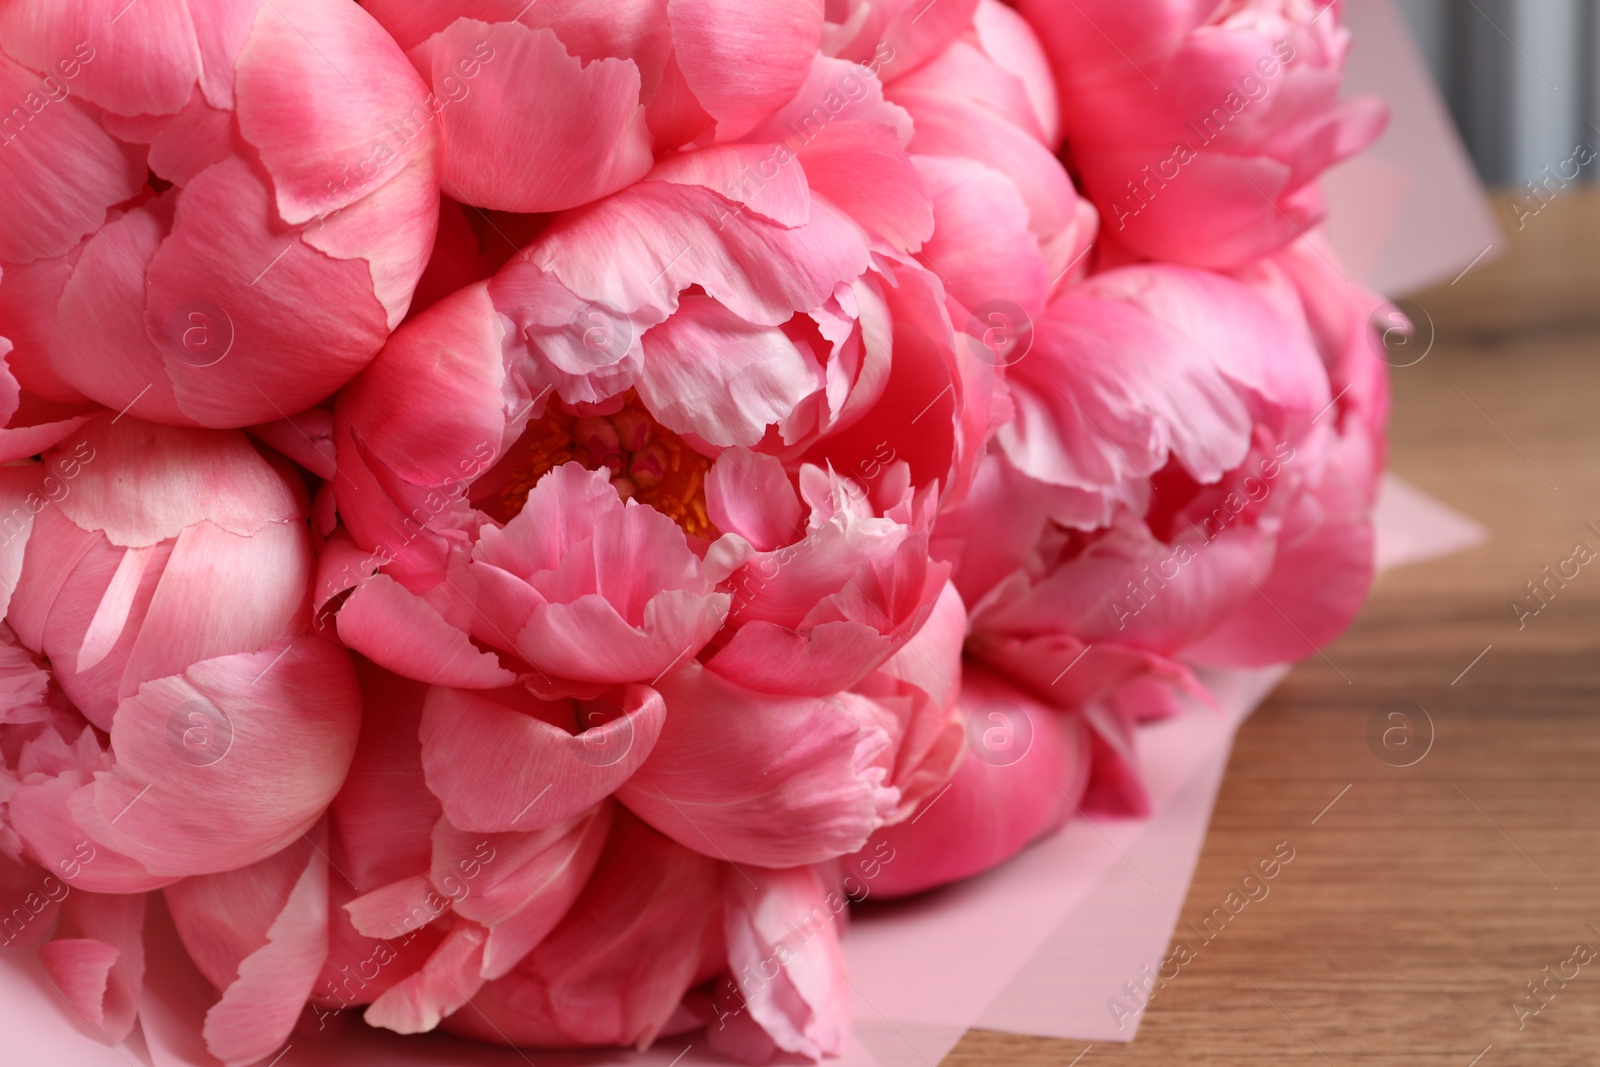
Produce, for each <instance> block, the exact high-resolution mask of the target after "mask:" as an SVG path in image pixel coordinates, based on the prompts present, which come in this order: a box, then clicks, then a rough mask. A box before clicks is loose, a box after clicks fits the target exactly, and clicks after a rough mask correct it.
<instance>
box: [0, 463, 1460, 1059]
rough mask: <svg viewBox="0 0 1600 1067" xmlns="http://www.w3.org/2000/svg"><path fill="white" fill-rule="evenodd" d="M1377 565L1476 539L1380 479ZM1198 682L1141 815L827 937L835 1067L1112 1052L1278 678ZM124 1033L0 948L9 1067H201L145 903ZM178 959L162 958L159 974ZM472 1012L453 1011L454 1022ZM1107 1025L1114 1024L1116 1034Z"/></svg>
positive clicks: (301, 1038) (615, 1054)
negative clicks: (1230, 766)
mask: <svg viewBox="0 0 1600 1067" xmlns="http://www.w3.org/2000/svg"><path fill="white" fill-rule="evenodd" d="M1377 525H1378V557H1379V565H1380V567H1394V566H1401V565H1404V564H1407V563H1414V562H1420V561H1422V560H1425V559H1431V558H1436V557H1439V556H1444V555H1448V554H1450V553H1453V552H1456V551H1460V550H1462V549H1464V548H1467V547H1470V546H1471V545H1474V544H1477V543H1479V542H1481V541H1482V540H1483V539H1484V537H1485V533H1484V530H1483V528H1482V527H1481V526H1479V525H1478V524H1477V523H1474V522H1472V521H1471V520H1469V519H1466V518H1463V517H1462V516H1460V515H1459V514H1457V513H1456V512H1454V511H1452V510H1450V509H1449V508H1447V507H1445V506H1444V505H1442V504H1440V503H1438V502H1437V501H1434V500H1433V499H1432V498H1430V497H1428V496H1427V495H1426V494H1423V493H1421V492H1419V491H1417V490H1416V489H1413V488H1412V487H1410V486H1408V485H1406V484H1405V483H1404V482H1401V481H1400V480H1399V479H1396V478H1394V477H1392V476H1389V477H1386V478H1385V480H1384V485H1383V490H1382V493H1381V495H1380V499H1379V504H1378V512H1377ZM1288 669H1289V668H1288V667H1286V666H1280V667H1269V668H1263V669H1260V670H1251V671H1244V670H1240V671H1218V672H1211V673H1209V674H1207V675H1206V676H1205V680H1206V682H1207V684H1208V685H1209V686H1210V687H1211V689H1212V691H1213V693H1214V694H1215V695H1216V697H1217V701H1218V704H1219V705H1220V708H1221V714H1217V713H1214V712H1211V711H1208V710H1205V709H1202V708H1198V707H1196V708H1194V709H1192V710H1191V711H1190V712H1189V713H1187V714H1184V715H1180V716H1178V717H1176V718H1174V719H1171V720H1168V721H1166V722H1163V723H1158V724H1154V725H1152V726H1149V727H1147V728H1145V729H1144V730H1143V731H1142V732H1141V733H1140V735H1139V758H1140V760H1141V762H1142V764H1143V766H1144V768H1145V772H1146V776H1147V780H1148V781H1149V782H1150V783H1151V801H1152V807H1153V813H1152V815H1151V817H1150V818H1148V819H1143V820H1140V819H1101V818H1096V819H1094V820H1093V821H1092V822H1091V821H1088V820H1084V819H1075V820H1073V821H1072V822H1071V823H1069V824H1068V825H1067V826H1066V827H1065V828H1064V829H1063V830H1062V831H1061V832H1060V833H1058V834H1056V835H1055V836H1054V837H1052V838H1049V839H1048V840H1045V841H1042V842H1040V843H1039V844H1037V845H1035V846H1034V847H1033V848H1030V849H1028V850H1027V851H1026V852H1024V853H1023V854H1022V855H1020V856H1018V857H1016V858H1015V859H1014V860H1012V861H1011V862H1009V863H1007V864H1004V865H1003V866H1001V867H1000V868H998V869H996V870H993V871H990V872H988V873H987V874H984V875H982V876H980V877H977V878H974V879H971V880H969V881H967V882H964V883H962V884H959V885H955V886H951V887H948V888H946V889H943V890H940V891H938V892H935V893H930V894H927V895H925V896H924V897H921V898H918V899H915V900H910V901H905V902H901V903H896V904H892V905H882V906H872V905H869V906H867V907H864V908H862V909H861V910H860V912H859V913H858V914H857V915H856V916H854V917H853V919H852V922H851V927H850V931H849V933H848V935H847V936H846V938H845V946H846V951H847V954H848V956H849V960H850V976H851V984H852V985H853V987H854V989H855V1004H854V1036H853V1038H852V1043H851V1047H850V1049H849V1050H848V1052H847V1054H846V1056H845V1057H844V1058H843V1059H842V1060H839V1061H835V1062H837V1063H839V1064H840V1065H841V1067H901V1065H908V1067H909V1065H920V1067H926V1065H927V1064H928V1063H937V1062H938V1061H939V1060H940V1059H941V1058H942V1057H943V1056H944V1055H945V1054H946V1053H948V1052H949V1051H950V1049H951V1048H952V1047H954V1045H955V1044H956V1042H957V1041H959V1040H960V1038H961V1035H962V1034H963V1033H965V1032H966V1030H967V1029H968V1028H970V1027H972V1026H983V1027H987V1028H990V1029H998V1030H1007V1031H1012V1032H1016V1033H1028V1034H1036V1035H1039V1036H1046V1037H1072V1038H1081V1039H1083V1040H1085V1041H1097V1042H1100V1041H1130V1040H1132V1039H1133V1036H1134V1034H1135V1033H1136V1032H1137V1030H1138V1022H1139V1017H1138V1013H1137V1012H1135V1013H1133V1014H1131V1015H1122V1016H1121V1017H1120V1018H1119V1017H1118V1016H1117V1015H1116V1014H1115V1013H1113V1012H1112V1011H1111V1010H1110V1009H1109V1008H1108V1005H1107V1001H1108V1000H1109V999H1111V998H1113V997H1117V998H1121V999H1122V1000H1123V1001H1124V1002H1126V1001H1127V997H1126V994H1125V992H1124V989H1123V983H1124V982H1127V981H1132V982H1135V984H1137V983H1138V981H1139V980H1140V977H1141V974H1142V969H1143V968H1145V967H1146V966H1150V967H1152V968H1153V967H1154V966H1155V965H1156V963H1157V962H1158V961H1159V960H1160V959H1161V957H1162V956H1163V955H1164V954H1165V953H1166V950H1167V945H1168V943H1169V941H1170V940H1171V937H1172V931H1173V926H1174V924H1175V923H1176V920H1177V915H1178V911H1179V909H1180V908H1181V907H1182V905H1183V900H1184V897H1185V896H1186V894H1187V892H1188V886H1189V879H1190V876H1191V875H1192V874H1193V871H1194V865H1195V862H1196V860H1197V859H1198V858H1199V855H1200V847H1201V845H1202V844H1203V842H1204V840H1205V831H1206V826H1207V824H1208V823H1209V821H1210V817H1211V807H1212V804H1213V802H1214V801H1215V799H1216V794H1217V789H1218V787H1219V785H1220V784H1221V781H1222V773H1223V770H1224V769H1225V768H1226V766H1227V761H1228V753H1229V750H1230V748H1231V745H1232V740H1233V733H1234V731H1235V729H1237V727H1238V725H1239V724H1240V723H1241V722H1243V721H1244V719H1245V718H1246V717H1247V716H1248V715H1249V714H1250V712H1251V711H1253V710H1254V709H1255V707H1256V706H1257V705H1258V704H1259V703H1260V702H1261V701H1262V700H1263V699H1264V698H1265V697H1266V695H1267V693H1268V692H1270V691H1271V689H1272V687H1273V686H1274V685H1276V684H1277V682H1278V680H1279V679H1280V678H1282V677H1283V675H1284V674H1285V673H1287V671H1288ZM148 937H149V955H150V958H151V959H152V960H160V961H162V965H161V966H160V967H156V968H153V970H152V973H151V975H150V977H149V978H148V980H147V988H146V991H145V999H144V1002H143V1004H142V1006H141V1023H140V1028H139V1029H136V1030H135V1032H134V1035H133V1037H132V1039H131V1040H130V1041H129V1042H127V1043H125V1044H124V1045H123V1046H121V1047H118V1048H115V1049H113V1048H110V1047H108V1046H106V1045H105V1044H104V1042H102V1041H100V1040H99V1039H98V1038H97V1037H96V1036H95V1035H94V1032H93V1030H92V1029H91V1028H90V1027H89V1026H88V1025H87V1024H86V1023H85V1022H84V1021H83V1020H82V1019H81V1017H77V1016H75V1014H74V1012H73V1009H72V1008H71V1007H69V1006H68V1005H67V1002H66V1001H65V999H63V998H62V997H60V996H59V995H58V994H57V993H55V992H54V991H53V990H52V989H51V988H50V987H49V984H48V980H47V979H46V978H45V977H44V972H43V970H42V968H40V966H39V964H38V962H37V960H36V958H35V957H34V956H33V954H32V953H23V952H15V951H13V952H6V953H0V1033H3V1034H5V1035H6V1058H7V1062H16V1063H21V1064H29V1065H32V1064H44V1063H49V1064H60V1065H61V1067H118V1065H122V1067H131V1065H140V1067H215V1062H216V1061H214V1060H212V1059H211V1058H210V1057H209V1056H208V1055H206V1054H205V1052H204V1049H203V1047H202V1045H201V1043H200V1040H199V1031H200V1023H201V1019H202V1018H203V1016H204V1014H205V1010H206V1008H207V1007H208V1006H209V1005H210V1003H211V1002H212V1001H213V1000H214V999H215V995H216V994H215V993H214V992H213V991H212V990H211V989H210V987H209V986H208V985H207V984H206V982H205V980H204V979H203V978H201V977H200V975H199V974H198V973H197V972H196V971H195V970H194V968H193V967H192V966H191V965H190V964H189V963H188V961H187V959H186V957H184V955H183V953H182V952H181V949H180V948H179V946H178V945H177V941H176V934H175V933H173V931H172V930H171V927H170V924H169V923H168V922H167V920H166V916H165V913H164V911H163V910H162V909H161V908H159V907H154V908H152V911H151V920H150V928H149V932H148ZM174 960H176V961H177V965H176V966H174V965H173V961H174ZM464 1010H467V1011H471V1010H472V1009H471V1008H467V1009H464ZM1119 1022H1120V1023H1121V1024H1122V1025H1121V1026H1120V1027H1119V1026H1118V1025H1117V1024H1118V1023H1119ZM303 1029H305V1030H306V1032H303V1033H297V1034H296V1035H295V1036H294V1037H293V1038H292V1039H291V1041H290V1043H289V1045H288V1046H287V1047H286V1048H285V1050H283V1052H282V1053H281V1054H280V1055H281V1058H280V1059H279V1060H278V1061H277V1062H276V1064H275V1065H274V1067H347V1065H348V1067H368V1065H370V1067H379V1065H382V1067H410V1065H415V1067H479V1065H482V1067H513V1065H517V1064H526V1063H529V1062H532V1061H533V1056H532V1055H531V1054H530V1055H529V1056H527V1057H525V1056H524V1055H523V1054H522V1053H521V1052H518V1051H517V1050H514V1049H504V1048H491V1047H487V1046H480V1045H474V1044H472V1043H469V1042H464V1041H457V1040H454V1039H452V1038H448V1037H425V1038H415V1037H405V1038H402V1037H398V1036H396V1035H394V1034H389V1033H386V1032H382V1031H374V1030H370V1029H368V1028H367V1027H366V1026H365V1024H363V1023H362V1022H361V1021H360V1019H359V1017H358V1015H357V1013H356V1012H354V1011H352V1012H349V1013H346V1016H345V1017H340V1018H335V1019H333V1020H332V1021H331V1022H330V1023H329V1025H328V1026H327V1027H326V1028H325V1029H324V1030H323V1031H322V1032H320V1033H318V1032H316V1031H315V1024H314V1023H313V1024H312V1025H311V1026H310V1027H309V1028H303ZM537 1062H538V1063H539V1065H540V1067H544V1065H546V1064H573V1065H580V1064H583V1065H596V1067H600V1065H610V1064H616V1065H623V1064H628V1065H634V1067H672V1065H676V1067H691V1065H695V1064H706V1065H709V1064H722V1063H725V1061H723V1060H721V1059H719V1058H717V1057H716V1056H714V1055H712V1054H711V1053H709V1051H707V1050H705V1049H704V1047H703V1042H700V1041H699V1040H698V1035H697V1034H689V1035H685V1036H682V1037H667V1038H662V1039H661V1040H660V1041H659V1042H658V1043H657V1045H656V1046H655V1047H654V1048H652V1049H651V1050H649V1051H648V1052H645V1053H636V1052H632V1051H627V1050H620V1049H619V1050H612V1051H604V1052H586V1053H561V1054H552V1053H549V1052H543V1051H541V1052H539V1053H537Z"/></svg>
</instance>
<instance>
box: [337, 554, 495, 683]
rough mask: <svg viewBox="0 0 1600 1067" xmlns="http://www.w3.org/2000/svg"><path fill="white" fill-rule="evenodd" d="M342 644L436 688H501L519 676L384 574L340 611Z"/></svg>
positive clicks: (357, 589)
mask: <svg viewBox="0 0 1600 1067" xmlns="http://www.w3.org/2000/svg"><path fill="white" fill-rule="evenodd" d="M338 619H339V640H341V641H343V642H344V643H345V644H346V645H347V646H349V647H350V648H353V649H355V650H356V651H357V652H360V653H361V654H362V655H364V656H366V657H368V658H369V659H371V660H372V661H373V662H375V663H378V664H380V665H381V666H384V667H387V668H388V669H390V670H392V671H396V672H398V673H402V674H405V675H407V676H409V677H413V678H416V679H418V680H420V681H423V682H428V683H430V684H434V685H444V686H458V687H461V688H464V689H498V688H501V687H503V686H508V685H511V684H512V683H513V682H515V681H516V680H517V676H516V675H514V674H512V673H511V672H510V671H508V670H506V669H505V668H504V667H502V666H500V662H499V660H498V659H496V658H495V656H494V654H493V653H492V652H482V651H479V650H478V649H477V648H474V647H473V645H472V642H471V641H470V640H468V638H467V635H466V634H465V633H462V632H461V631H460V630H458V629H456V628H455V627H454V626H451V625H450V624H449V623H447V622H445V620H444V619H443V618H441V617H440V615H439V613H438V612H437V611H435V610H434V609H433V608H432V607H431V606H430V605H429V604H428V602H427V601H425V600H423V599H422V598H421V597H418V596H415V595H413V594H412V593H410V592H408V591H407V590H406V588H405V587H404V586H402V585H401V584H400V583H399V582H396V581H395V580H394V579H393V578H390V577H389V576H388V575H384V574H375V575H373V576H372V577H370V578H368V579H366V580H365V581H363V582H361V583H360V584H358V585H357V586H356V587H355V592H353V593H352V594H351V595H350V597H349V599H347V600H346V601H345V602H344V604H343V606H342V607H340V608H339V615H338Z"/></svg>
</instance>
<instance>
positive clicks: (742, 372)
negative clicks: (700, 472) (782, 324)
mask: <svg viewBox="0 0 1600 1067" xmlns="http://www.w3.org/2000/svg"><path fill="white" fill-rule="evenodd" d="M644 354H645V362H644V372H643V373H642V374H641V375H640V377H639V396H640V398H641V399H642V400H643V401H644V403H645V406H646V407H648V408H649V409H650V414H652V415H653V416H655V418H656V421H658V422H660V423H661V424H662V425H663V426H665V427H667V428H668V429H669V430H673V431H675V432H677V433H680V434H686V433H692V434H695V435H697V436H699V437H700V438H702V439H703V440H705V441H707V442H708V443H710V444H712V445H716V446H718V447H723V448H725V447H728V446H730V445H745V446H750V445H755V444H758V443H759V442H760V441H761V439H762V438H763V437H764V436H765V435H766V432H767V427H768V426H769V425H771V424H772V423H775V422H780V421H782V420H783V419H784V418H786V417H787V416H788V415H789V413H790V412H791V411H793V410H794V408H795V405H796V404H798V403H800V401H801V400H803V399H805V397H807V396H808V395H810V394H811V393H812V392H814V391H816V390H817V389H819V388H821V386H822V368H821V367H819V366H818V365H817V362H816V360H815V359H814V358H813V357H812V356H811V354H810V353H809V352H802V351H801V350H800V349H799V348H796V347H795V344H794V342H793V341H791V340H790V339H789V338H788V337H787V336H786V335H785V334H784V333H783V331H781V330H778V329H776V328H774V327H770V326H769V327H761V326H755V325H752V324H751V323H748V322H746V321H744V320H743V319H740V318H739V317H737V316H736V315H734V314H733V313H732V312H730V311H729V310H728V309H727V308H725V307H723V306H722V305H721V304H718V303H717V302H716V301H715V300H712V299H711V298H710V297H705V296H692V295H686V296H684V297H683V298H682V299H681V301H680V302H679V304H678V311H677V313H676V314H675V315H673V316H672V317H671V318H670V319H668V320H667V321H666V322H664V323H662V324H661V325H659V326H657V327H655V328H653V329H651V330H650V331H649V332H648V333H646V334H645V335H644Z"/></svg>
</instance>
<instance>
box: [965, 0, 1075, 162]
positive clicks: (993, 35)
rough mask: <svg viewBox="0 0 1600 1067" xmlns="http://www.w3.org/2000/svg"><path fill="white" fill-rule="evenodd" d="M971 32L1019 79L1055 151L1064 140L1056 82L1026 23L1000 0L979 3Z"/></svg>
mask: <svg viewBox="0 0 1600 1067" xmlns="http://www.w3.org/2000/svg"><path fill="white" fill-rule="evenodd" d="M972 29H973V31H974V35H975V36H976V37H977V40H978V44H979V45H980V46H981V47H982V48H983V51H984V53H985V54H986V55H988V56H989V58H990V59H992V60H994V61H995V62H996V63H997V64H1000V65H1001V66H1002V67H1003V68H1004V69H1005V70H1007V71H1009V72H1010V73H1011V74H1013V75H1014V76H1016V77H1017V78H1018V79H1019V80H1020V81H1021V82H1022V85H1023V89H1024V91H1025V92H1026V93H1027V94H1028V103H1029V104H1030V105H1031V106H1032V108H1033V114H1034V118H1035V119H1037V120H1038V123H1039V129H1040V132H1041V133H1043V134H1044V143H1045V144H1046V145H1047V146H1048V147H1050V148H1052V149H1054V148H1057V147H1059V142H1060V138H1061V110H1060V107H1059V105H1058V103H1057V100H1056V80H1055V77H1054V75H1052V74H1051V72H1050V60H1049V58H1048V57H1047V56H1046V55H1045V54H1044V46H1043V45H1041V44H1040V43H1039V38H1038V37H1037V36H1035V34H1034V32H1033V28H1032V27H1031V26H1029V25H1028V21H1027V19H1025V18H1023V17H1022V16H1021V15H1020V14H1018V13H1017V10H1016V9H1015V8H1013V7H1010V6H1008V5H1006V4H1003V3H1001V2H1000V0H978V9H977V11H975V12H973V16H972Z"/></svg>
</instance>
